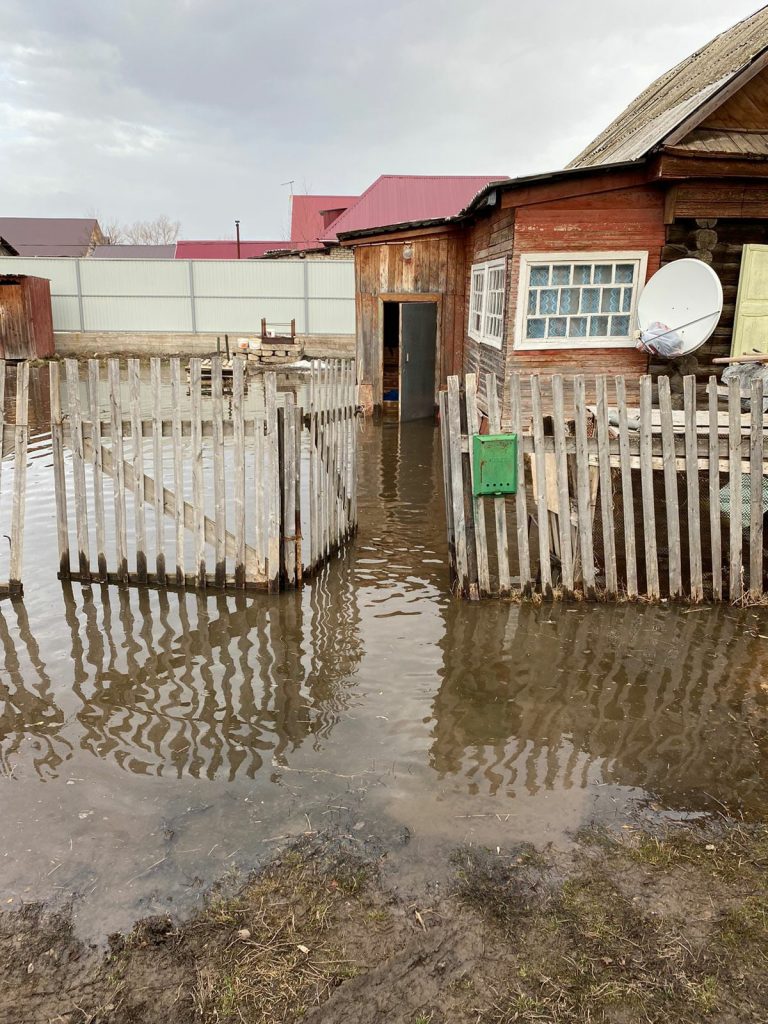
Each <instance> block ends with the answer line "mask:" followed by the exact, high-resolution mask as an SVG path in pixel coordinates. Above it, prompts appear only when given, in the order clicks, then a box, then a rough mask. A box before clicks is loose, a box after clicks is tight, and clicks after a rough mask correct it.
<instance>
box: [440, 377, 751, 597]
mask: <svg viewBox="0 0 768 1024" xmlns="http://www.w3.org/2000/svg"><path fill="white" fill-rule="evenodd" d="M506 383H507V395H506V396H505V397H506V403H502V407H503V409H504V412H505V415H504V425H505V426H508V427H511V430H512V432H513V433H515V434H517V435H518V454H517V460H518V464H517V470H518V487H517V492H516V495H515V497H514V500H513V501H512V500H507V499H506V498H505V497H504V496H502V495H495V496H494V495H483V496H480V497H475V496H473V488H472V474H473V472H474V471H475V470H474V468H473V467H472V466H471V464H470V459H471V454H470V453H471V452H472V437H473V435H474V434H475V433H477V432H478V431H481V432H482V431H485V429H486V428H487V429H488V430H489V431H490V432H491V433H498V432H500V427H501V423H502V420H501V417H500V416H499V403H498V395H497V390H496V380H495V378H494V377H492V376H489V377H488V378H487V379H486V381H485V387H484V388H483V387H481V386H480V384H481V382H480V381H479V380H478V379H477V377H476V376H475V375H474V374H471V375H468V377H467V378H466V381H465V386H464V388H463V389H462V388H461V387H460V382H459V378H458V377H449V378H448V390H447V393H445V394H441V395H440V399H439V408H440V420H441V429H442V432H443V436H442V453H443V466H444V471H445V490H444V496H445V502H446V513H447V514H446V520H447V529H448V551H449V561H450V568H451V575H452V579H453V581H454V583H455V587H456V590H457V591H458V592H459V593H461V594H463V595H464V596H467V597H470V598H476V597H478V596H484V595H485V594H487V593H490V594H492V595H500V596H501V595H507V594H509V593H514V592H518V593H520V594H523V595H525V594H530V593H531V592H532V591H533V592H538V593H539V594H541V595H542V596H545V597H546V596H549V595H551V594H553V593H554V594H562V595H563V596H567V595H569V594H571V593H572V592H574V593H577V594H581V595H583V596H585V597H588V598H589V597H601V598H602V597H605V598H612V599H616V598H619V597H624V596H625V597H628V598H637V597H643V598H647V599H651V600H658V599H659V598H661V597H666V598H671V599H674V600H679V599H685V600H688V601H691V602H693V603H697V602H700V601H702V600H705V599H712V600H721V599H722V597H723V594H724V593H727V595H728V598H729V600H730V601H731V602H739V601H747V602H755V603H756V602H760V601H763V600H765V596H766V590H765V551H764V542H765V536H764V533H765V530H764V516H765V515H766V514H768V436H766V429H765V416H766V414H765V413H764V411H763V386H762V382H759V381H758V382H754V383H753V384H752V386H751V392H750V395H749V398H748V399H746V400H745V399H743V398H742V395H741V393H740V391H739V385H738V383H737V382H732V383H731V385H730V388H729V391H728V402H727V409H726V408H718V397H719V396H718V390H717V381H716V379H715V378H714V377H713V378H710V380H709V382H708V384H707V386H706V388H702V396H703V394H704V392H705V391H706V394H707V401H706V402H703V401H702V403H701V405H702V407H701V408H699V401H698V398H699V396H698V393H697V387H696V380H695V378H694V377H692V376H690V377H686V378H684V380H683V382H682V383H683V387H682V394H681V395H680V396H679V398H678V395H677V392H676V395H675V398H674V399H673V396H672V392H671V389H670V380H669V378H668V377H660V378H659V379H658V382H657V385H656V387H655V389H654V382H653V381H652V380H651V378H650V377H649V376H643V377H641V379H640V382H639V406H638V407H637V408H630V407H629V406H628V404H627V392H628V390H629V389H628V387H627V382H626V380H625V379H624V378H623V377H615V378H610V379H609V378H606V377H605V376H598V377H597V378H594V379H590V380H589V381H588V380H587V378H585V377H584V376H583V375H575V376H573V377H570V378H566V377H563V376H561V375H558V374H555V375H553V376H552V377H546V378H545V377H541V378H540V377H539V376H538V375H536V374H533V375H530V376H523V375H519V374H512V375H511V377H510V378H509V380H508V381H507V382H506ZM632 385H633V387H632V391H633V393H634V394H635V395H638V390H637V382H636V381H633V382H632ZM654 390H655V396H654ZM480 394H485V395H486V396H487V420H486V419H485V418H484V417H483V416H482V415H481V412H480V410H479V408H478V400H477V396H478V395H480ZM588 394H589V395H594V396H595V400H596V404H595V405H594V406H590V405H588V404H587V398H586V396H587V395H588ZM654 397H655V401H654ZM676 403H678V404H676ZM673 406H674V407H673ZM743 409H748V412H743ZM723 481H725V484H724V485H723ZM619 492H620V494H621V498H620V499H619V498H618V495H619ZM614 494H615V495H616V500H614ZM486 502H492V503H493V505H492V510H493V515H492V516H490V515H489V516H488V517H487V519H486V512H485V504H486ZM598 504H599V508H600V514H599V515H598V516H596V509H597V507H598ZM488 508H489V511H490V509H491V506H490V505H489V506H488ZM529 509H533V515H530V516H529ZM510 516H511V517H512V522H511V523H510V522H509V519H510ZM494 531H495V537H494ZM725 532H727V535H728V544H727V548H726V547H725V546H724V544H723V534H724V533H725ZM641 533H642V541H641V542H640V541H639V538H640V536H641ZM509 536H512V537H515V538H516V541H517V543H516V545H514V548H515V550H512V549H511V548H510V546H509V543H508V537H509ZM531 538H533V547H532V545H531ZM486 540H487V550H488V551H495V553H496V562H495V564H494V565H493V566H492V568H493V571H492V573H491V575H490V578H489V579H488V581H487V583H486V581H485V580H484V579H483V558H484V557H487V554H485V542H486ZM745 543H748V544H749V561H748V565H747V566H745V565H743V564H742V563H743V547H744V544H745ZM475 550H476V561H475V562H474V563H473V558H475ZM723 557H725V560H726V562H727V565H724V564H723ZM660 570H661V574H662V578H660ZM745 570H746V571H748V584H746V583H745V580H744V576H745ZM726 588H727V589H726Z"/></svg>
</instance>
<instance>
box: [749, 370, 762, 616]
mask: <svg viewBox="0 0 768 1024" xmlns="http://www.w3.org/2000/svg"><path fill="white" fill-rule="evenodd" d="M750 413H751V415H750V420H751V425H750V452H749V476H750V485H751V486H750V501H749V509H750V517H749V520H750V522H749V596H750V598H751V599H752V600H753V601H757V600H758V599H759V598H760V597H762V594H763V479H764V477H763V382H762V380H759V379H758V380H753V381H752V385H751V394H750Z"/></svg>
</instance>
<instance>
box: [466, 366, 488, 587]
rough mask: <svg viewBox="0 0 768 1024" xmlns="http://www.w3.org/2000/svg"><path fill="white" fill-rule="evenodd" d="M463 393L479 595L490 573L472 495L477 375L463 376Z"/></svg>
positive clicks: (477, 502)
mask: <svg viewBox="0 0 768 1024" xmlns="http://www.w3.org/2000/svg"><path fill="white" fill-rule="evenodd" d="M464 395H465V402H466V404H467V441H468V444H469V468H470V479H471V481H472V513H473V516H474V520H475V545H476V548H477V579H478V584H479V586H480V596H481V597H487V596H488V595H489V594H490V592H491V575H490V571H489V568H488V534H487V530H486V526H485V506H484V505H483V499H482V498H481V497H475V495H474V483H475V464H474V458H473V457H472V444H473V442H472V438H473V437H474V436H475V434H478V433H479V432H480V413H479V411H478V408H477V376H476V375H475V374H474V373H468V374H466V375H465V377H464Z"/></svg>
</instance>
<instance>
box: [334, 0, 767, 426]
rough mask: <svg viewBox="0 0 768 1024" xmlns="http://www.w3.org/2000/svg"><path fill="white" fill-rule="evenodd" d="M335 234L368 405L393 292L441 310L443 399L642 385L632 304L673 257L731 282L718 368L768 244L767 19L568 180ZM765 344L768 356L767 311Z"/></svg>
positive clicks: (603, 138)
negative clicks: (475, 375)
mask: <svg viewBox="0 0 768 1024" xmlns="http://www.w3.org/2000/svg"><path fill="white" fill-rule="evenodd" d="M339 237H340V238H341V240H342V241H343V242H344V244H346V245H351V246H353V247H354V249H355V266H356V291H357V315H358V325H357V336H358V360H359V366H360V369H359V376H360V381H361V384H362V385H363V393H364V397H366V396H365V389H366V388H368V389H369V393H368V395H367V397H368V399H369V401H370V403H371V404H373V405H374V406H376V405H377V404H379V403H380V402H381V400H382V396H383V395H384V394H386V380H385V379H384V377H385V374H386V366H387V358H386V343H385V338H386V330H387V328H386V322H384V323H383V325H382V316H385V314H386V303H387V301H388V300H389V298H390V297H391V299H392V300H393V301H400V302H403V301H404V300H405V299H408V300H409V301H413V300H414V298H415V297H418V298H420V299H422V300H424V301H430V302H434V304H435V307H436V309H437V310H439V315H438V321H437V324H438V327H437V353H436V372H435V391H437V389H438V387H439V385H440V384H441V383H442V381H443V380H444V379H445V376H446V375H447V374H449V373H459V372H462V371H464V372H470V371H481V370H487V371H494V372H495V373H496V374H497V376H498V379H499V381H500V382H501V381H503V380H504V379H505V378H506V376H507V375H508V374H509V373H510V372H511V371H513V370H519V371H522V372H526V373H534V372H535V373H539V374H552V373H562V374H565V375H568V374H574V373H586V374H595V373H605V374H623V375H625V376H626V377H628V378H632V377H635V378H638V377H639V376H640V375H641V374H642V373H644V372H646V371H647V370H648V368H649V358H648V356H647V355H646V354H645V353H644V352H641V351H638V349H637V348H636V341H635V337H634V331H635V328H636V309H637V301H638V298H639V295H640V292H641V291H642V288H643V286H644V285H645V283H646V281H647V280H648V278H649V277H650V276H651V275H652V274H653V273H654V272H655V271H656V270H658V269H659V267H660V266H662V265H664V264H665V263H669V262H671V261H673V260H675V259H680V258H683V257H695V258H697V259H700V260H703V261H705V262H707V263H709V264H710V265H711V266H712V267H713V269H714V270H715V271H716V273H717V274H718V275H719V277H720V278H721V281H722V284H723V291H724V303H725V304H724V310H723V316H722V318H721V321H720V323H719V325H718V328H717V330H716V331H715V333H714V335H713V337H712V339H711V340H710V341H709V342H708V343H707V345H706V346H705V347H704V348H703V349H701V350H700V352H699V353H697V356H698V367H697V372H699V373H700V374H702V375H705V374H709V373H711V372H712V359H713V358H714V357H716V356H723V355H727V354H728V353H729V352H730V349H731V341H732V335H733V331H734V323H735V321H736V319H737V317H738V309H739V297H738V294H737V293H738V286H739V277H740V269H741V258H742V250H743V246H744V245H745V244H747V243H758V244H763V245H765V244H768V7H766V8H763V9H761V10H760V11H758V12H757V13H756V14H754V15H752V16H751V17H749V18H746V19H745V20H744V21H742V22H739V23H738V24H737V25H735V26H733V28H731V29H729V30H728V31H727V32H724V33H722V34H721V35H720V36H718V37H717V38H715V39H714V40H712V42H710V43H709V44H707V46H705V47H704V48H703V49H702V50H700V51H699V52H698V53H696V54H694V55H693V56H692V57H690V58H688V59H686V60H685V61H683V62H682V63H681V64H679V65H678V66H677V67H675V68H673V69H672V70H671V71H669V72H667V73H666V74H665V75H663V76H662V77H661V78H660V79H659V80H658V81H657V82H655V83H654V84H653V85H652V86H650V87H649V88H648V89H647V90H646V91H645V92H644V93H643V94H641V96H639V97H638V99H637V100H635V101H634V102H633V103H632V104H631V105H630V106H629V107H628V108H627V110H626V111H624V112H623V113H622V114H621V115H620V116H619V117H618V118H616V120H615V121H614V122H612V124H611V125H609V126H608V128H606V130H605V131H604V132H602V133H601V135H600V136H598V138H597V139H595V140H594V142H592V143H591V144H590V145H589V146H588V147H587V148H586V149H585V150H584V151H583V152H582V153H581V154H580V155H579V156H578V157H577V158H576V159H575V160H574V161H573V162H572V163H571V165H569V166H568V167H567V168H565V169H564V170H561V171H556V172H554V173H549V174H542V175H534V176H529V177H525V178H518V179H513V180H506V181H496V182H491V183H489V184H488V185H487V186H486V187H485V188H484V189H483V190H482V191H481V192H480V193H479V194H478V195H476V196H475V197H474V198H473V199H472V201H471V202H469V203H468V204H467V205H466V206H465V208H464V209H463V210H462V211H460V212H459V213H458V215H456V216H452V217H448V218H442V219H437V218H435V219H432V220H430V221H426V222H424V221H422V222H421V223H419V224H409V225H408V224H402V223H401V224H396V225H395V224H393V225H392V226H391V227H389V228H386V227H379V228H376V229H375V230H367V231H356V232H350V233H346V234H345V233H343V232H339ZM759 255H761V256H762V254H759ZM765 255H766V258H765V260H763V262H764V263H768V252H766V254H765ZM406 256H407V257H408V260H409V262H408V265H407V266H406V261H405V258H406ZM756 262H757V261H756ZM754 279H755V282H757V285H756V286H760V287H762V285H761V284H760V282H763V281H765V280H766V279H768V269H766V270H765V272H763V271H762V269H761V271H760V273H759V274H755V275H754ZM413 293H418V296H414V294H413ZM748 298H749V299H750V300H755V299H758V300H760V301H764V304H765V305H766V307H768V295H753V294H749V296H748ZM382 303H383V306H384V308H383V309H382ZM758 333H759V332H758ZM754 335H755V331H754V330H753V331H752V333H751V334H750V337H752V336H754ZM760 336H761V337H762V338H763V339H764V340H763V342H762V343H761V345H760V347H761V348H763V349H764V350H768V316H767V317H766V321H765V329H764V330H763V331H762V334H761V335H760ZM750 350H751V349H750ZM663 365H664V366H668V365H669V364H663ZM380 367H381V369H380ZM686 369H687V371H690V369H691V368H690V367H687V368H686ZM432 397H433V400H434V398H435V397H436V395H435V394H433V396H432ZM480 402H481V406H484V402H485V396H484V395H483V394H482V393H481V395H480ZM423 408H424V409H426V403H423Z"/></svg>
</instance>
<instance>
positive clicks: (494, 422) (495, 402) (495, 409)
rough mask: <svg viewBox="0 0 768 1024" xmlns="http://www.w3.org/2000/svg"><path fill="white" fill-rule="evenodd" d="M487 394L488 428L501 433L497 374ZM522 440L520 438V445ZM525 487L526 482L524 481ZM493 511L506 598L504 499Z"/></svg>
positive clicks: (487, 380) (496, 502)
mask: <svg viewBox="0 0 768 1024" xmlns="http://www.w3.org/2000/svg"><path fill="white" fill-rule="evenodd" d="M485 393H486V397H487V399H488V426H489V428H490V431H491V433H492V434H499V433H501V413H500V411H499V393H498V390H497V384H496V374H495V373H489V374H488V375H487V376H486V378H485ZM519 443H520V439H519V438H518V444H519ZM523 486H525V480H523ZM493 511H494V514H495V517H496V557H497V562H498V572H499V596H500V597H506V596H507V595H508V594H509V592H510V589H511V587H510V580H509V541H508V539H507V509H506V501H505V499H504V497H498V498H494V499H493Z"/></svg>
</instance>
